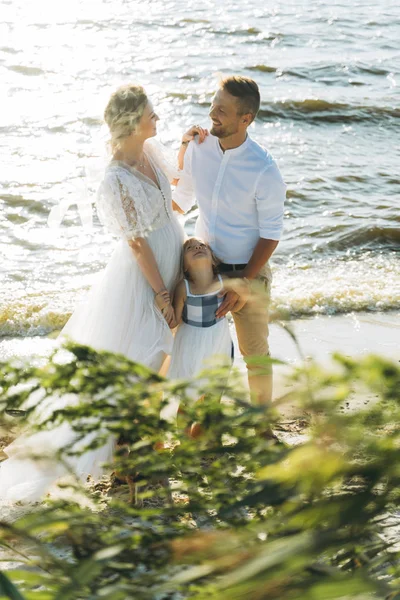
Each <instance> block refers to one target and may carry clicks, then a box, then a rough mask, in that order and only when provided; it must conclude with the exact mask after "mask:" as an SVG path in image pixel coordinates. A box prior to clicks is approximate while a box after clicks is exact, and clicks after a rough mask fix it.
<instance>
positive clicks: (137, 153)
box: [114, 140, 144, 167]
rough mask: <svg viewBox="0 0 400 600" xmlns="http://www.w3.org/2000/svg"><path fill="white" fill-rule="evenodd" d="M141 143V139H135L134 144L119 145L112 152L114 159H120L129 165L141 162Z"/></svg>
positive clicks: (142, 143)
mask: <svg viewBox="0 0 400 600" xmlns="http://www.w3.org/2000/svg"><path fill="white" fill-rule="evenodd" d="M143 145H144V141H143V140H137V141H136V142H135V144H129V145H128V144H127V145H125V146H121V147H120V148H119V149H118V150H116V151H115V152H114V160H120V161H121V162H124V163H126V164H127V165H130V166H131V167H132V166H133V165H136V164H138V163H139V164H140V163H141V162H143V154H144V151H143Z"/></svg>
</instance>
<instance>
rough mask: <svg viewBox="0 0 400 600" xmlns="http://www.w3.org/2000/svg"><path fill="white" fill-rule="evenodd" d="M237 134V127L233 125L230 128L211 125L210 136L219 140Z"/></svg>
mask: <svg viewBox="0 0 400 600" xmlns="http://www.w3.org/2000/svg"><path fill="white" fill-rule="evenodd" d="M237 132H238V129H237V127H235V125H231V126H230V127H215V125H213V126H212V127H211V129H210V133H211V135H214V136H215V137H217V138H219V139H223V138H226V137H229V136H230V135H234V134H235V133H237Z"/></svg>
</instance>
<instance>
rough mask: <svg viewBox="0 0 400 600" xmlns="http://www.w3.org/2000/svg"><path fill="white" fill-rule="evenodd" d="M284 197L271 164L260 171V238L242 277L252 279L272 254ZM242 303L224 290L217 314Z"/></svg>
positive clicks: (258, 210)
mask: <svg viewBox="0 0 400 600" xmlns="http://www.w3.org/2000/svg"><path fill="white" fill-rule="evenodd" d="M285 198H286V185H285V183H284V181H283V179H282V176H281V174H280V172H279V169H278V167H277V166H276V164H275V163H274V162H273V161H271V164H270V165H269V166H268V167H267V168H266V169H265V170H264V171H263V172H262V173H261V175H260V177H259V180H258V182H257V188H256V206H257V213H258V226H259V232H260V238H259V240H258V242H257V244H256V246H255V248H254V250H253V254H252V255H251V257H250V260H249V262H248V263H247V266H246V268H245V269H244V271H243V274H242V275H243V277H246V278H247V279H255V278H256V277H257V275H258V274H259V272H260V270H261V269H262V267H263V266H264V265H265V263H266V262H267V261H268V260H269V258H270V257H271V256H272V254H273V252H274V250H275V248H276V247H277V245H278V244H279V239H280V236H281V233H282V228H283V207H284V202H285ZM244 304H245V302H243V299H241V298H240V297H239V296H238V294H236V292H234V291H232V290H231V291H229V292H227V293H226V295H225V298H224V301H223V303H222V304H221V306H220V307H219V309H218V311H217V312H216V315H217V317H223V316H224V315H226V313H228V312H230V311H231V312H236V311H238V310H240V309H241V308H242V307H243V306H244Z"/></svg>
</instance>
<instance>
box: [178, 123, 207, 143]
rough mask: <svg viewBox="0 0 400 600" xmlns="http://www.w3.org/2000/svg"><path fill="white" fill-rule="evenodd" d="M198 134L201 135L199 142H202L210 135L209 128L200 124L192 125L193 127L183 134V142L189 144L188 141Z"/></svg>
mask: <svg viewBox="0 0 400 600" xmlns="http://www.w3.org/2000/svg"><path fill="white" fill-rule="evenodd" d="M196 135H198V136H199V144H202V143H203V142H204V140H205V139H206V137H207V136H208V129H204V128H203V127H200V125H192V127H191V128H190V129H188V130H187V131H186V132H185V133H184V134H183V136H182V143H183V144H187V143H188V142H191V141H192V140H194V138H195V136H196Z"/></svg>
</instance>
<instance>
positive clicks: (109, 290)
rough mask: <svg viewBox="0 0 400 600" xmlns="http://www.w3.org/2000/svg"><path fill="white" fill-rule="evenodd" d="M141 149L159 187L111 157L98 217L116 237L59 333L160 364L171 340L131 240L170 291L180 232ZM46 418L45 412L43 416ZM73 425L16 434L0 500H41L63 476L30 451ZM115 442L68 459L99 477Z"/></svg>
mask: <svg viewBox="0 0 400 600" xmlns="http://www.w3.org/2000/svg"><path fill="white" fill-rule="evenodd" d="M145 150H146V154H147V156H148V158H149V160H150V161H151V163H152V166H153V168H154V171H155V173H156V175H157V180H158V185H156V184H155V183H154V182H153V181H152V180H151V179H149V178H148V177H146V176H144V175H142V174H141V173H140V172H138V171H137V170H135V169H133V168H131V167H129V166H128V165H126V164H124V163H122V162H118V161H112V162H111V163H110V164H109V165H108V167H107V169H106V172H105V175H104V179H103V181H102V183H101V186H100V189H99V192H98V199H97V210H98V214H99V217H100V220H101V221H102V223H103V224H104V225H105V226H106V227H107V228H108V229H109V230H110V231H111V232H112V233H113V234H115V235H117V236H118V237H119V238H120V240H119V242H118V243H117V246H116V248H115V250H114V253H113V254H112V256H111V259H110V261H109V263H108V265H107V266H106V268H105V270H104V271H103V273H102V274H101V276H100V278H99V280H98V282H97V283H96V284H95V285H94V286H93V287H92V289H91V290H90V291H89V292H88V295H87V298H86V300H85V301H84V302H83V303H82V304H81V305H79V306H78V307H77V308H76V310H75V312H74V313H73V315H72V316H71V318H70V319H69V321H68V323H67V324H66V326H65V327H64V329H63V331H62V332H61V334H60V336H61V341H62V339H63V338H65V337H66V336H68V337H69V338H71V339H72V340H74V341H76V342H78V343H82V344H86V345H89V346H92V347H94V348H96V349H99V350H108V351H111V352H117V353H121V354H124V355H125V356H127V357H128V358H130V359H132V360H134V361H137V362H140V363H142V364H144V365H146V366H148V367H150V368H152V369H155V370H158V369H159V368H160V367H161V364H162V362H163V359H164V357H165V354H170V353H171V351H172V346H173V336H172V333H171V331H170V329H169V327H168V325H167V323H166V321H165V319H164V318H163V316H162V314H161V312H160V311H159V310H158V308H157V307H156V306H155V304H154V292H153V290H152V289H151V287H150V285H149V284H148V282H147V280H146V278H145V277H144V275H143V273H142V271H141V270H140V268H139V265H138V263H137V261H136V259H135V257H134V254H133V252H132V250H131V248H130V247H129V245H128V240H130V239H132V238H136V237H145V238H146V240H147V242H148V243H149V245H150V247H151V249H152V251H153V254H154V257H155V260H156V262H157V265H158V268H159V271H160V274H161V277H162V279H163V281H164V283H165V286H166V288H167V289H168V290H169V291H170V292H171V293H172V292H173V289H174V287H175V284H176V282H177V279H178V276H179V270H180V256H181V251H182V243H183V239H184V232H183V229H182V227H181V225H180V224H179V222H178V220H177V218H176V217H175V215H174V213H173V211H172V198H171V188H170V184H169V181H168V179H167V177H166V175H165V174H164V172H163V171H162V170H161V168H160V163H159V161H158V160H157V154H156V153H153V152H152V146H151V145H150V144H149V145H147V146H145ZM76 401H77V398H76V397H75V398H71V397H70V396H67V397H65V396H64V397H62V396H61V397H59V396H55V397H52V398H51V401H50V402H49V403H48V404H47V408H46V411H50V412H51V411H52V410H56V409H59V408H62V407H63V406H65V405H68V404H69V403H70V402H76ZM41 416H42V417H43V413H42V415H41ZM74 436H75V434H74V432H73V431H72V429H71V427H70V426H69V425H68V424H67V423H64V424H62V425H61V426H59V427H57V428H55V429H52V430H45V431H41V432H38V433H34V434H31V435H26V434H25V435H21V436H20V437H19V438H17V439H16V440H15V441H14V442H12V443H11V444H10V445H9V446H8V447H7V448H5V450H4V451H5V453H6V454H7V456H8V459H6V460H5V461H3V462H2V463H1V464H0V501H11V502H15V501H25V502H32V501H37V500H40V499H41V498H42V497H43V496H44V495H45V494H46V493H47V492H49V491H51V490H52V489H55V488H54V487H53V486H54V484H55V483H57V482H58V481H59V480H60V478H62V477H63V476H64V475H65V469H64V468H63V467H62V466H61V465H60V464H56V463H54V462H53V461H51V460H48V461H40V462H38V461H32V460H31V459H29V458H28V457H27V456H28V455H29V452H30V451H31V450H32V451H33V452H34V453H35V454H42V453H44V454H49V455H52V454H54V453H55V452H56V451H57V450H58V449H60V448H63V447H65V446H66V445H67V444H69V443H70V442H71V441H73V439H74ZM113 449H114V440H113V439H111V438H110V440H109V442H108V443H106V444H105V445H104V446H103V447H102V448H99V449H97V450H94V451H90V452H85V453H84V454H83V455H82V456H81V457H79V458H70V459H69V465H70V468H72V470H73V471H74V473H75V474H76V475H77V476H78V477H80V478H81V479H82V480H83V481H84V480H85V479H86V478H87V476H88V475H91V476H92V477H93V478H94V479H97V478H98V477H99V476H100V475H101V474H102V465H103V463H104V462H108V461H110V460H111V459H112V454H113Z"/></svg>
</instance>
